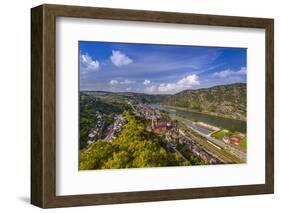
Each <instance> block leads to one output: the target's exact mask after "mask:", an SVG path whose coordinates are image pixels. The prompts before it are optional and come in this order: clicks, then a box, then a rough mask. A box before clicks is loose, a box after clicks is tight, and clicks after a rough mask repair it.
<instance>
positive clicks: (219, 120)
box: [152, 104, 247, 133]
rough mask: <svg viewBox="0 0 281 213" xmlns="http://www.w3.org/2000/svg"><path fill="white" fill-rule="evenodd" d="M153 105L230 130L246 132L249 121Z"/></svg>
mask: <svg viewBox="0 0 281 213" xmlns="http://www.w3.org/2000/svg"><path fill="white" fill-rule="evenodd" d="M152 107H154V108H159V109H164V110H166V111H168V112H169V113H170V114H171V115H172V116H173V115H176V114H178V115H181V116H183V117H186V118H187V119H190V120H195V121H202V122H204V123H207V124H211V125H213V126H217V127H220V128H224V129H228V130H232V131H233V130H235V131H238V132H241V133H246V126H247V123H246V122H245V121H239V120H233V119H229V118H223V117H217V116H214V115H208V114H204V113H198V112H189V111H184V110H179V109H174V108H173V109H172V108H169V107H166V106H163V105H159V104H157V105H156V104H154V105H153V106H152Z"/></svg>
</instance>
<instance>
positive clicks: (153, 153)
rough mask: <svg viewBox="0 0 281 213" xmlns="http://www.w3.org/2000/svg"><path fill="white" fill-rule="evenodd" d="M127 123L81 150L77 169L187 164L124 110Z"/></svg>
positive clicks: (158, 137) (159, 138) (187, 163)
mask: <svg viewBox="0 0 281 213" xmlns="http://www.w3.org/2000/svg"><path fill="white" fill-rule="evenodd" d="M125 116H126V119H127V124H126V125H125V126H124V128H123V130H122V131H121V133H120V134H119V136H118V137H117V138H116V139H115V140H114V141H113V142H112V143H107V142H102V141H97V142H95V143H93V144H91V145H89V146H88V149H87V150H86V151H80V169H82V170H85V169H105V168H110V169H119V168H141V167H159V166H177V165H189V162H182V161H181V157H180V156H179V155H178V154H177V153H170V152H168V151H166V149H165V148H164V146H163V145H162V144H161V143H162V142H161V141H162V140H161V137H160V136H158V135H156V134H154V133H152V132H148V131H146V130H145V126H144V124H143V122H142V121H141V120H139V119H138V118H136V117H134V116H133V115H130V114H129V113H128V112H127V113H125Z"/></svg>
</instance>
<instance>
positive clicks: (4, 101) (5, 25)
mask: <svg viewBox="0 0 281 213" xmlns="http://www.w3.org/2000/svg"><path fill="white" fill-rule="evenodd" d="M48 2H49V3H61V4H76V5H87V6H104V7H117V8H118V7H122V8H132V9H147V10H166V11H175V12H192V13H212V14H221V15H241V16H253V17H255V16H256V17H274V18H275V59H276V60H275V61H276V62H275V70H276V71H277V72H276V73H275V82H276V86H275V91H276V95H275V103H276V109H280V106H281V95H280V92H278V91H281V86H280V83H279V85H278V84H277V83H278V82H281V75H280V72H278V70H280V69H281V66H280V62H279V61H277V59H278V58H280V57H281V52H280V51H281V49H280V39H279V38H280V30H281V14H280V9H279V8H280V5H278V2H279V1H274V0H267V1H255V3H254V4H253V1H243V0H236V1H228V0H202V1H200V0H192V1H191V0H185V1H181V0H173V1H171V0H167V1H163V0H154V1H151V0H141V1H140V0H138V1H137V0H119V1H114V0H96V1H84V2H81V1H75V0H60V1H54V0H50V1H48ZM1 3H2V4H1V8H0V12H1V13H0V15H1V19H0V21H1V26H2V30H1V34H0V36H1V39H0V44H1V45H0V47H1V78H0V87H1V90H0V91H1V105H0V107H1V110H0V118H1V122H0V123H1V126H0V130H1V133H2V134H1V143H2V145H3V146H2V149H1V153H0V157H1V161H0V162H1V169H2V171H1V176H0V179H1V181H0V189H1V193H0V198H1V207H0V210H1V212H8V211H9V212H10V211H15V210H20V211H22V212H39V211H41V210H40V209H38V208H36V207H33V206H31V205H29V204H28V202H29V191H30V190H29V188H30V184H29V180H30V176H29V173H30V160H29V159H30V157H29V155H30V120H29V117H30V86H29V85H30V14H29V10H30V7H32V6H36V5H39V4H41V3H42V1H39V0H26V1H15V0H14V1H13V0H11V1H5V2H4V1H3V2H1ZM275 118H276V122H275V124H276V125H275V150H276V152H275V153H276V154H275V156H276V157H275V162H276V165H275V168H276V169H275V170H276V171H275V179H276V185H275V191H276V193H275V194H274V195H258V196H243V197H230V198H213V199H196V200H185V201H169V202H160V203H159V202H157V203H141V204H124V205H111V206H98V207H84V208H71V209H67V211H69V212H80V211H81V210H83V211H85V212H92V211H97V212H113V211H114V212H122V213H126V212H128V213H129V212H132V211H140V212H144V211H161V212H171V211H183V210H184V211H186V210H188V211H198V209H199V210H200V212H201V211H202V212H204V211H208V212H214V211H216V212H225V211H226V210H227V211H228V212H230V213H231V212H245V211H253V210H259V209H260V210H263V209H269V208H270V212H277V211H278V210H277V208H278V207H279V206H280V198H281V193H280V189H281V186H280V184H279V181H278V179H280V176H281V172H280V171H281V170H280V163H279V162H281V155H280V151H279V150H281V146H280V144H278V142H279V141H280V140H281V125H280V124H281V123H280V121H281V112H280V110H279V111H278V110H275ZM50 211H51V212H54V211H55V212H64V211H66V209H63V208H62V209H56V210H50Z"/></svg>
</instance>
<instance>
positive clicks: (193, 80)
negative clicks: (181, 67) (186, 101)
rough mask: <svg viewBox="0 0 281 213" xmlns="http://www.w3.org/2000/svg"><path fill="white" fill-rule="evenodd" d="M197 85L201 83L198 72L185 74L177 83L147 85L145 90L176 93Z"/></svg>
mask: <svg viewBox="0 0 281 213" xmlns="http://www.w3.org/2000/svg"><path fill="white" fill-rule="evenodd" d="M195 85H200V81H199V77H198V76H197V75H196V74H192V75H187V76H185V77H184V78H182V79H180V80H178V81H177V82H175V83H161V84H158V85H151V86H147V87H146V88H145V91H146V92H149V93H174V92H179V91H182V90H185V89H188V88H191V87H192V86H195Z"/></svg>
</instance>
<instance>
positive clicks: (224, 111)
mask: <svg viewBox="0 0 281 213" xmlns="http://www.w3.org/2000/svg"><path fill="white" fill-rule="evenodd" d="M246 89H247V88H246V84H245V83H236V84H229V85H220V86H214V87H211V88H204V89H197V90H185V91H182V92H179V93H177V94H175V95H172V96H169V97H167V98H166V99H165V100H164V101H163V103H164V104H166V105H169V106H174V107H180V108H182V109H184V110H189V111H196V112H203V113H209V114H213V115H217V116H223V117H228V118H232V119H238V120H246V113H247V107H246V101H247V97H246V96H247V95H246V93H247V90H246Z"/></svg>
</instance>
